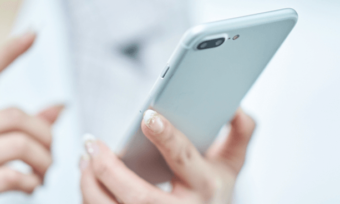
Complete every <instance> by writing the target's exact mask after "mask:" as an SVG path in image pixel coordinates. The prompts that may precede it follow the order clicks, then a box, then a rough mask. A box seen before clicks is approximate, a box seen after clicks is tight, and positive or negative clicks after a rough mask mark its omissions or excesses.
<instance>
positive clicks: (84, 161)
mask: <svg viewBox="0 0 340 204" xmlns="http://www.w3.org/2000/svg"><path fill="white" fill-rule="evenodd" d="M89 161H90V156H89V155H88V154H83V155H82V156H81V158H80V162H79V168H80V170H82V171H83V170H85V169H86V167H87V166H88V165H89Z"/></svg>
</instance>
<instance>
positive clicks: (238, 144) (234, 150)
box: [207, 109, 256, 173]
mask: <svg viewBox="0 0 340 204" xmlns="http://www.w3.org/2000/svg"><path fill="white" fill-rule="evenodd" d="M230 124H231V130H230V133H229V135H228V137H227V138H226V140H225V141H224V142H220V143H217V144H215V145H214V146H213V147H212V148H210V149H209V150H208V153H207V156H208V157H210V158H214V159H218V160H221V161H223V162H225V163H227V164H228V165H229V166H231V167H232V168H233V169H234V170H235V172H236V173H238V172H239V171H240V170H241V168H242V166H243V163H244V160H245V155H246V152H247V147H248V144H249V141H250V139H251V136H252V134H253V132H254V129H255V126H256V125H255V121H254V120H253V119H252V118H251V117H250V116H249V115H247V114H246V113H244V112H243V111H242V110H241V109H239V110H238V111H237V112H236V114H235V116H234V119H233V120H232V121H231V123H230Z"/></svg>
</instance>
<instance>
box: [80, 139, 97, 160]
mask: <svg viewBox="0 0 340 204" xmlns="http://www.w3.org/2000/svg"><path fill="white" fill-rule="evenodd" d="M96 140H97V139H96V137H95V136H93V135H92V134H89V133H87V134H85V135H84V136H83V141H84V146H85V150H86V152H87V153H88V154H89V155H90V156H91V157H93V156H96V155H97V154H98V153H99V147H98V145H97V143H96Z"/></svg>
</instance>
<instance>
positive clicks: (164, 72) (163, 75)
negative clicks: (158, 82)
mask: <svg viewBox="0 0 340 204" xmlns="http://www.w3.org/2000/svg"><path fill="white" fill-rule="evenodd" d="M169 69H170V66H167V67H166V68H165V69H164V71H163V73H162V79H164V77H165V76H166V74H167V73H168V71H169Z"/></svg>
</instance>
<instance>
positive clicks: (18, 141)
mask: <svg viewBox="0 0 340 204" xmlns="http://www.w3.org/2000/svg"><path fill="white" fill-rule="evenodd" d="M28 143H29V139H28V138H27V137H26V135H24V134H22V133H14V135H13V136H12V141H11V146H12V148H13V149H15V150H16V152H17V153H18V154H20V155H25V154H26V153H27V150H28Z"/></svg>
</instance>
